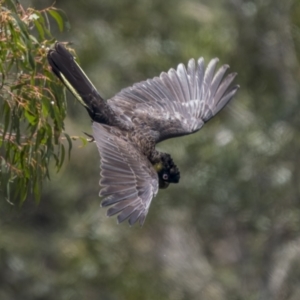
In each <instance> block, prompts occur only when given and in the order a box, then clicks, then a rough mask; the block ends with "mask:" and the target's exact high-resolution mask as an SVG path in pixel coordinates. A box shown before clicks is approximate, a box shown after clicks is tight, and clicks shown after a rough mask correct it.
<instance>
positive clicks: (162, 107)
mask: <svg viewBox="0 0 300 300" xmlns="http://www.w3.org/2000/svg"><path fill="white" fill-rule="evenodd" d="M218 61H219V60H218V59H217V58H215V59H212V60H211V61H210V62H209V64H208V66H207V68H205V64H204V59H203V58H199V60H198V61H197V62H196V61H195V60H194V59H191V60H189V62H188V64H187V68H186V67H185V66H184V65H183V64H179V65H178V67H177V69H176V70H175V69H170V70H169V71H168V72H167V73H166V72H163V73H161V75H160V76H159V77H154V78H153V79H148V80H147V81H143V82H140V83H136V84H134V85H133V86H132V87H129V88H126V89H123V90H122V91H121V92H120V93H118V94H117V95H115V96H114V97H113V98H112V99H109V100H108V103H109V104H110V105H111V106H112V107H113V108H114V109H115V110H117V109H119V111H121V113H123V114H124V115H126V118H129V119H133V118H134V119H135V120H139V121H140V122H142V123H146V124H147V125H148V126H150V127H151V128H152V130H153V131H157V132H158V134H157V139H156V142H160V141H163V140H165V139H167V138H172V137H176V136H181V135H186V134H190V133H193V132H195V131H197V130H199V129H200V128H201V127H202V126H203V124H204V123H205V122H207V121H209V120H210V119H211V118H212V117H213V116H215V115H216V114H217V113H218V112H219V111H220V110H221V109H222V108H223V107H224V106H225V105H226V104H227V103H228V102H229V101H230V100H231V99H232V97H233V96H234V95H235V94H236V92H237V90H238V88H239V86H238V85H235V86H232V87H231V83H232V81H233V80H234V78H235V76H236V73H231V74H229V75H227V76H225V73H226V71H227V69H228V68H229V66H228V65H223V66H221V68H220V69H219V70H218V71H217V72H216V67H217V64H218Z"/></svg>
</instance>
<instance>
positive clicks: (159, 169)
mask: <svg viewBox="0 0 300 300" xmlns="http://www.w3.org/2000/svg"><path fill="white" fill-rule="evenodd" d="M153 167H154V169H155V171H156V172H157V173H158V172H160V171H161V170H162V168H163V164H162V163H161V162H159V163H156V164H154V165H153Z"/></svg>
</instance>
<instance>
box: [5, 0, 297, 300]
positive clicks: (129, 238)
mask: <svg viewBox="0 0 300 300" xmlns="http://www.w3.org/2000/svg"><path fill="white" fill-rule="evenodd" d="M20 2H21V3H22V4H23V5H24V6H25V7H27V6H29V5H30V6H34V7H35V8H44V7H47V6H49V5H51V4H52V3H53V1H52V0H49V1H48V0H35V1H20ZM55 6H56V7H57V8H60V9H62V10H64V11H65V12H66V14H67V15H68V18H69V22H70V24H71V29H70V30H69V31H68V32H64V33H60V32H59V31H58V30H57V28H52V32H54V35H55V36H56V37H57V39H58V40H60V41H71V42H73V48H75V49H76V52H77V55H78V58H79V60H80V63H81V65H82V67H83V68H84V70H85V71H86V73H87V74H89V76H90V77H91V79H92V81H93V82H94V83H95V85H96V86H97V87H98V89H99V91H100V92H101V94H102V95H103V96H104V97H105V98H109V97H111V96H113V95H114V94H115V93H117V92H118V91H119V90H120V89H122V88H124V87H127V86H129V85H131V84H133V83H134V82H138V81H141V80H145V79H147V78H151V77H154V76H157V75H158V74H159V73H160V72H161V71H166V70H168V69H169V68H171V67H176V65H177V64H178V63H180V62H184V63H186V62H187V61H188V59H189V58H191V57H194V58H198V57H200V56H203V57H204V58H205V59H206V61H208V60H209V59H211V58H213V57H219V58H220V64H221V63H228V64H229V65H230V66H231V70H233V71H236V72H238V74H239V75H238V77H237V80H236V82H238V83H239V84H240V85H241V89H240V91H239V92H238V95H237V96H236V97H235V98H234V100H233V101H232V102H231V103H230V105H228V106H227V107H226V108H225V109H224V110H223V111H222V112H221V113H220V114H219V115H218V116H217V117H215V118H214V119H213V120H212V121H210V122H209V123H208V124H207V125H205V127H204V128H203V129H202V130H201V131H200V132H198V133H197V134H194V135H191V136H187V137H183V138H180V139H174V140H170V141H167V142H164V143H162V144H160V145H159V148H160V149H162V150H164V151H166V152H169V153H171V154H172V156H173V158H174V160H175V161H176V163H177V165H178V166H179V167H180V170H181V176H182V178H181V181H180V183H179V184H177V185H172V186H170V187H169V188H168V189H167V190H162V191H160V192H159V194H158V196H157V197H156V198H155V199H154V200H153V202H152V205H151V208H150V211H149V214H148V217H147V219H146V222H145V225H144V226H143V227H142V228H140V227H139V226H134V227H132V228H130V227H129V226H128V225H127V223H124V224H120V225H117V224H116V219H115V218H109V219H108V218H107V217H106V216H105V209H103V208H100V207H99V204H100V198H99V197H98V192H99V186H98V181H99V156H98V153H97V149H96V147H95V145H94V144H89V145H87V146H85V147H82V145H81V143H80V142H75V144H74V146H73V151H72V156H71V159H70V161H69V162H68V163H66V164H65V165H64V168H63V170H62V171H61V172H60V173H58V174H56V173H55V172H52V180H51V181H50V182H47V183H45V185H44V192H43V196H42V199H41V202H40V203H39V204H38V205H37V204H36V203H35V202H34V200H33V199H28V200H27V201H26V202H25V203H24V204H23V206H22V207H18V206H17V205H15V206H12V205H10V204H9V203H7V202H6V201H0V299H1V300H14V299H22V300H27V299H28V300H37V299H39V300H42V299H43V300H50V299H63V300H64V299H70V300H73V299H74V300H77V299H89V300H94V299H104V300H119V299H120V300H123V299H126V300H127V299H149V300H150V299H171V300H181V299H210V300H223V299H226V300H227V299H230V300H254V299H255V300H256V299H261V300H269V299H272V300H273V299H274V300H283V299H288V300H298V299H300V285H299V282H300V156H299V152H300V133H299V129H300V116H299V115H300V99H299V96H300V85H299V78H300V69H299V49H300V1H299V0H284V1H283V0H253V1H250V0H249V1H245V0H198V1H197V0H186V1H184V0H163V1H162V0H139V1H137V0H114V1H112V0H84V1H83V0H78V1H74V0H57V1H56V4H55ZM68 105H69V107H68V119H67V120H66V131H67V132H68V133H70V134H73V135H83V133H82V132H83V131H86V132H91V129H90V125H91V122H90V119H89V117H88V115H87V113H86V111H85V110H84V109H83V108H82V107H81V106H80V104H77V103H75V100H74V99H73V98H72V97H71V96H70V95H69V101H68Z"/></svg>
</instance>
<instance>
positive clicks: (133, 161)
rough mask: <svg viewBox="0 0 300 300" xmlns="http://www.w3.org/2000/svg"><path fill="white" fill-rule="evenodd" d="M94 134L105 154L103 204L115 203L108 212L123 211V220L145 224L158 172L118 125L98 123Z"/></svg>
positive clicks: (109, 214) (121, 220)
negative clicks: (123, 134) (116, 126)
mask: <svg viewBox="0 0 300 300" xmlns="http://www.w3.org/2000/svg"><path fill="white" fill-rule="evenodd" d="M93 137H94V139H95V142H96V144H97V147H98V150H99V152H100V156H101V173H100V174H101V177H102V178H101V180H100V185H101V186H102V189H101V191H100V196H102V197H105V198H104V200H103V201H102V203H101V205H102V206H110V205H111V208H109V209H108V211H107V215H108V216H112V215H115V214H119V215H118V222H119V223H120V222H123V221H124V220H126V219H128V222H129V224H130V225H133V224H134V223H136V222H137V221H139V223H140V225H142V224H143V223H144V221H145V218H146V215H147V213H148V209H149V206H150V203H151V200H152V198H153V197H154V196H155V195H156V194H157V191H158V176H157V173H156V171H155V170H154V168H153V167H152V165H151V163H150V162H149V161H148V159H147V158H146V157H145V156H143V155H142V154H141V153H139V152H138V151H137V150H136V148H135V147H134V146H133V145H131V144H130V142H128V141H127V140H126V137H123V136H122V135H121V134H120V131H119V130H118V129H117V128H115V127H109V126H106V125H102V124H99V123H96V122H94V123H93Z"/></svg>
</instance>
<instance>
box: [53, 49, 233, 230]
mask: <svg viewBox="0 0 300 300" xmlns="http://www.w3.org/2000/svg"><path fill="white" fill-rule="evenodd" d="M48 60H49V63H50V65H51V67H52V70H53V72H54V73H55V74H56V75H57V76H58V77H59V78H60V80H61V81H62V82H63V83H64V84H65V85H66V86H67V87H68V88H69V90H70V91H71V92H72V93H73V95H74V96H75V97H76V98H77V99H78V100H79V101H80V102H81V103H82V104H83V105H84V106H85V107H86V109H87V111H88V113H89V115H90V116H91V118H92V120H93V126H92V127H93V137H94V139H95V142H96V144H97V147H98V150H99V152H100V157H101V180H100V185H101V186H102V189H101V191H100V196H103V197H105V198H104V200H103V201H102V206H111V208H109V210H108V212H107V214H108V215H109V216H111V215H114V214H118V221H119V222H122V221H123V220H125V219H128V221H129V223H130V224H134V223H135V222H137V221H139V223H140V224H141V225H142V224H143V222H144V220H145V217H146V215H147V213H148V209H149V206H150V203H151V200H152V198H153V197H154V196H155V195H156V194H157V192H158V188H159V187H160V188H163V187H167V186H168V184H169V183H177V182H178V181H179V171H178V168H177V167H176V165H175V164H174V162H173V160H172V158H171V156H170V155H169V154H167V153H162V152H159V151H157V150H156V149H155V145H156V144H157V143H159V142H161V141H163V140H166V139H168V138H173V137H178V136H182V135H187V134H191V133H194V132H196V131H198V130H199V129H201V127H202V126H203V125H204V123H206V122H207V121H209V120H210V119H211V118H212V117H213V116H215V115H216V114H217V113H218V112H219V111H220V110H221V109H222V108H223V107H224V106H225V105H226V104H227V103H228V102H229V101H230V100H231V99H232V97H233V96H234V95H235V93H236V92H237V89H238V86H232V87H231V83H232V81H233V80H234V78H235V76H236V74H235V73H231V74H229V75H227V76H226V77H225V78H224V75H225V72H226V70H227V69H228V66H227V65H224V66H222V67H221V68H220V69H219V70H218V71H217V72H216V74H215V69H216V65H217V62H218V59H213V60H211V61H210V63H209V64H208V66H207V68H205V66H204V60H203V59H202V58H200V59H199V60H198V61H197V62H196V61H195V60H194V59H191V60H190V61H189V62H188V66H187V68H185V66H184V65H183V64H180V65H179V66H178V68H177V70H174V69H171V70H170V71H169V72H168V73H165V72H163V73H161V75H160V76H159V77H155V78H153V79H149V80H147V81H143V82H140V83H136V84H134V85H133V86H132V87H129V88H125V89H123V90H122V91H120V92H119V93H118V94H116V95H115V96H114V97H113V98H111V99H109V100H107V101H105V100H104V99H102V97H101V96H100V94H99V93H98V91H97V90H96V88H95V87H94V85H93V84H92V83H91V82H90V80H89V79H88V77H87V76H86V75H85V74H84V72H83V71H82V69H81V68H80V67H79V65H78V64H77V63H76V61H75V60H74V58H73V56H72V55H71V54H70V53H69V52H68V51H67V50H66V49H65V48H64V47H63V46H62V45H61V44H60V43H56V45H55V48H54V49H52V50H50V51H49V53H48Z"/></svg>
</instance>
